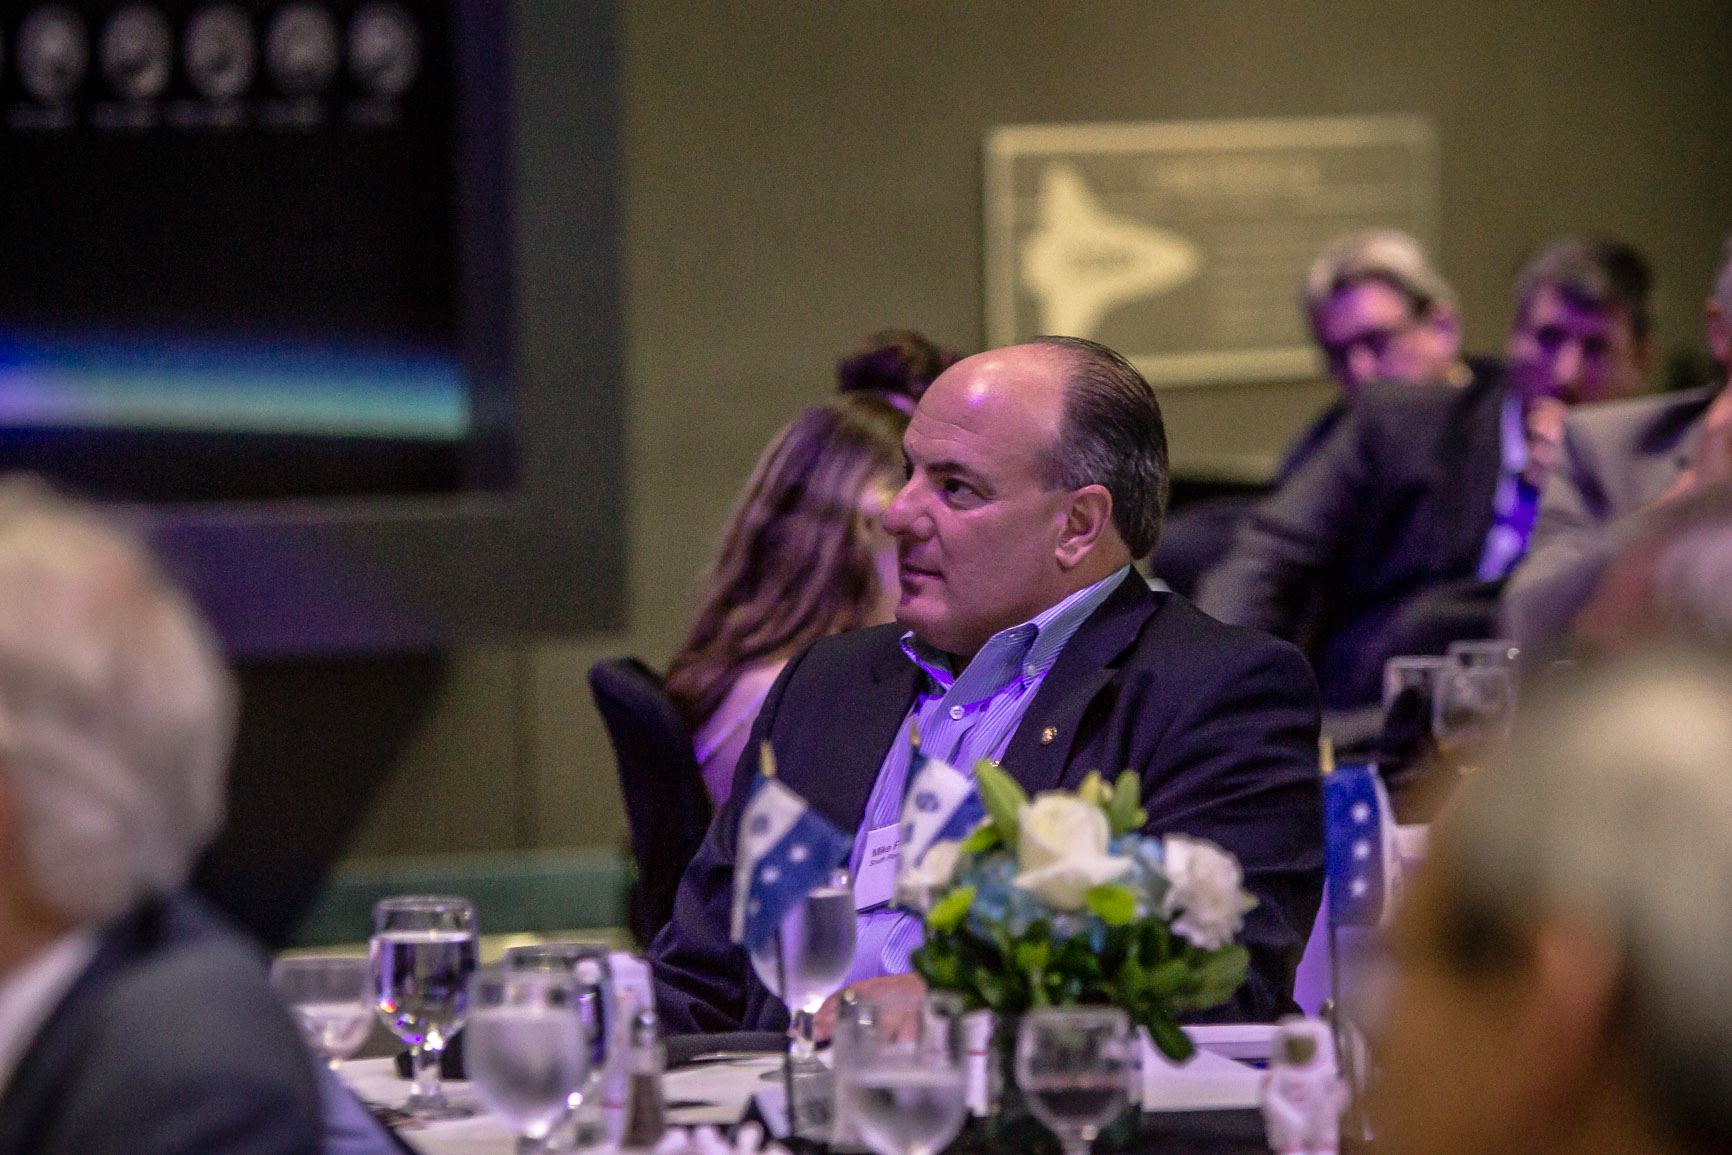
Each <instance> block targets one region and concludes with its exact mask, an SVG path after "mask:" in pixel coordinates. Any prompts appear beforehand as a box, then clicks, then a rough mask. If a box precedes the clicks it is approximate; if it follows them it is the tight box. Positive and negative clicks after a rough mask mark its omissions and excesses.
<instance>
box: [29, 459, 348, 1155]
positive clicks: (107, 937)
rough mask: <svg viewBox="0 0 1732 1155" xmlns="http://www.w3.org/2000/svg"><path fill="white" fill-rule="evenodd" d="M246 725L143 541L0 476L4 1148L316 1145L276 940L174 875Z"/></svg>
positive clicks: (201, 836)
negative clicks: (270, 959)
mask: <svg viewBox="0 0 1732 1155" xmlns="http://www.w3.org/2000/svg"><path fill="white" fill-rule="evenodd" d="M234 722H235V691H234V686H233V683H232V681H231V679H230V677H229V674H228V672H227V670H226V669H225V668H224V666H223V662H222V659H221V658H220V657H219V655H218V653H217V649H216V644H215V641H214V639H213V638H212V637H211V636H210V633H209V631H208V630H207V629H206V628H205V626H204V625H203V623H202V622H201V621H200V620H199V619H198V617H197V615H196V614H195V612H194V611H193V609H192V607H191V606H190V605H189V604H188V603H187V601H186V600H185V599H184V598H183V597H182V596H181V595H180V594H179V593H178V592H177V591H176V590H175V589H174V588H173V586H172V585H171V584H170V583H169V581H168V579H167V578H166V577H165V576H164V574H163V573H162V572H161V571H160V570H159V569H158V568H157V566H156V565H155V563H154V562H153V561H152V560H151V559H150V557H149V555H148V554H147V553H146V551H145V550H144V548H143V547H142V546H141V545H139V544H138V543H137V542H136V541H134V540H133V539H132V537H131V536H130V535H128V534H127V533H125V532H123V531H122V530H120V529H118V528H117V527H115V526H113V525H110V524H108V523H107V522H105V521H104V520H102V519H101V518H99V517H98V516H97V515H96V514H94V513H93V512H90V511H88V510H86V509H83V508H81V507H79V506H76V505H74V504H72V503H70V502H66V501H63V500H60V499H57V498H55V497H53V496H51V495H49V494H48V493H47V491H46V490H44V489H42V488H41V487H40V486H38V485H36V484H34V483H30V482H26V481H22V480H19V479H10V480H6V481H4V482H0V1086H3V1087H4V1090H3V1091H0V1153H4V1155H22V1153H24V1152H30V1153H31V1155H104V1153H108V1152H115V1153H119V1152H129V1153H133V1155H154V1153H161V1155H169V1153H178V1152H185V1153H188V1155H191V1153H194V1152H197V1153H201V1155H212V1153H218V1155H220V1153H225V1152H248V1153H264V1152H284V1153H290V1152H297V1153H298V1152H316V1151H319V1150H321V1145H320V1090H319V1084H318V1083H317V1082H316V1081H315V1075H314V1068H313V1065H312V1061H311V1059H310V1057H309V1055H308V1053H307V1052H306V1050H305V1049H304V1048H303V1046H302V1044H301V1040H300V1037H299V1035H298V1034H297V1033H296V1031H295V1027H294V1025H293V1024H292V1023H291V1022H290V1021H289V1019H288V1017H287V1016H286V1014H285V1013H284V1011H283V1009H282V1008H281V1007H280V1006H279V1005H278V1004H277V1001H276V999H275V997H274V996H273V995H272V993H271V988H270V985H269V982H268V980H267V978H266V972H265V962H264V959H263V957H262V956H261V954H260V953H259V952H258V951H257V949H255V948H254V947H253V946H252V945H251V944H250V943H248V942H247V941H246V940H245V939H244V938H243V937H242V936H241V935H240V933H239V932H237V931H236V930H234V929H233V928H231V927H230V926H229V925H228V924H227V923H225V922H224V921H223V920H222V918H221V917H220V916H219V915H217V914H216V913H215V912H214V911H213V910H212V909H210V908H209V907H206V906H205V905H204V904H203V903H202V902H200V901H199V900H198V899H196V898H194V897H192V896H191V894H189V893H188V892H186V891H185V890H184V889H183V888H184V885H185V883H186V878H187V873H188V871H189V869H190V868H191V865H192V862H193V859H194V857H195V856H196V855H197V854H198V852H199V850H200V849H202V848H203V847H204V845H205V843H206V842H207V841H208V840H209V839H210V838H211V836H212V835H213V834H214V833H215V832H216V830H217V828H218V827H219V826H220V825H221V822H222V813H223V795H224V779H225V766H226V763H227V760H228V756H229V746H230V742H231V740H232V737H233V731H234Z"/></svg>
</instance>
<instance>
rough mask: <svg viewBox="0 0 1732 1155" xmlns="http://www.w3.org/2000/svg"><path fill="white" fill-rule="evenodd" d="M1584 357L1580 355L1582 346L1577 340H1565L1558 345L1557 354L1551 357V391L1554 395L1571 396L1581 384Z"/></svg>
mask: <svg viewBox="0 0 1732 1155" xmlns="http://www.w3.org/2000/svg"><path fill="white" fill-rule="evenodd" d="M1585 363H1586V358H1584V357H1583V356H1582V346H1581V342H1579V341H1565V342H1564V343H1563V344H1562V345H1559V346H1558V351H1557V355H1556V356H1554V357H1553V358H1552V382H1551V384H1552V393H1553V395H1554V396H1558V397H1564V398H1569V397H1573V396H1574V395H1575V394H1576V392H1577V391H1578V390H1579V389H1580V387H1581V384H1582V368H1583V366H1584V364H1585Z"/></svg>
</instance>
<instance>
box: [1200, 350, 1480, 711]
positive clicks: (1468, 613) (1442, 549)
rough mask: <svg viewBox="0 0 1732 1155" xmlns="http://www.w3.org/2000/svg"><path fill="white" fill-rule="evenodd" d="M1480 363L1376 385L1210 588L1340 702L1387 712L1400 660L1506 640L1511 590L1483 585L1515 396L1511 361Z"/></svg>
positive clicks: (1238, 542)
mask: <svg viewBox="0 0 1732 1155" xmlns="http://www.w3.org/2000/svg"><path fill="white" fill-rule="evenodd" d="M1472 366H1473V369H1474V376H1473V380H1472V382H1471V383H1469V384H1468V385H1465V386H1461V387H1456V386H1451V385H1396V384H1380V385H1372V386H1368V387H1367V388H1366V389H1365V391H1364V392H1363V393H1361V394H1360V396H1359V399H1358V400H1357V401H1355V402H1354V403H1353V405H1352V406H1351V407H1350V408H1349V409H1348V410H1347V412H1346V414H1345V415H1344V416H1343V417H1342V419H1341V420H1340V422H1339V423H1338V424H1337V425H1336V427H1335V429H1334V431H1333V432H1332V433H1331V434H1330V435H1329V437H1328V439H1327V440H1325V441H1324V442H1323V444H1322V445H1321V446H1319V447H1318V448H1317V449H1316V450H1315V451H1314V452H1312V454H1311V455H1310V456H1309V457H1308V458H1307V459H1306V460H1305V461H1304V462H1303V464H1301V465H1300V466H1299V468H1298V469H1296V470H1295V471H1294V472H1293V473H1292V475H1291V476H1289V477H1287V478H1285V479H1284V480H1283V481H1282V482H1281V486H1280V488H1279V489H1277V490H1276V491H1275V492H1274V493H1272V494H1270V495H1269V496H1268V497H1266V498H1264V499H1263V500H1262V501H1260V502H1259V503H1257V505H1256V506H1254V507H1253V508H1252V509H1251V511H1250V513H1249V514H1247V515H1246V517H1245V519H1244V520H1243V521H1241V522H1240V523H1239V527H1238V532H1237V536H1236V537H1235V539H1234V542H1233V547H1232V549H1231V550H1230V551H1229V552H1228V554H1227V556H1226V558H1225V559H1223V560H1222V562H1221V563H1220V565H1219V566H1217V567H1216V568H1215V569H1214V570H1213V571H1212V572H1211V573H1209V574H1208V576H1206V577H1205V578H1204V579H1203V582H1202V585H1201V587H1200V589H1199V590H1198V593H1197V604H1198V605H1200V606H1201V607H1202V608H1203V609H1204V610H1206V611H1207V612H1209V613H1211V614H1214V615H1215V616H1216V617H1218V618H1220V619H1221V620H1222V621H1227V622H1233V623H1234V624H1236V625H1242V626H1251V627H1254V628H1256V629H1261V630H1268V631H1269V632H1270V633H1272V634H1274V635H1276V636H1277V637H1282V638H1287V639H1289V640H1292V641H1298V642H1300V643H1301V644H1302V645H1306V646H1307V648H1309V649H1310V650H1311V651H1312V657H1313V659H1314V660H1315V663H1316V668H1317V676H1318V678H1319V680H1320V681H1321V682H1322V684H1323V701H1324V705H1326V706H1329V707H1332V708H1333V707H1350V706H1361V705H1365V704H1368V703H1372V702H1376V701H1377V700H1378V695H1379V693H1380V692H1381V688H1382V675H1383V661H1384V659H1385V658H1388V657H1392V656H1394V655H1395V654H1410V653H1441V652H1442V650H1443V646H1444V645H1445V644H1447V643H1448V642H1449V641H1453V640H1454V639H1455V638H1456V637H1485V636H1487V635H1488V634H1490V632H1491V629H1492V626H1493V623H1494V621H1495V617H1496V606H1497V603H1496V587H1495V584H1486V583H1478V582H1475V580H1474V574H1475V571H1476V570H1477V569H1478V568H1479V559H1480V555H1481V553H1483V552H1484V550H1485V539H1486V535H1487V533H1489V532H1490V530H1491V525H1492V518H1493V516H1494V514H1493V509H1492V499H1493V497H1494V495H1495V493H1496V490H1497V482H1498V475H1499V472H1500V470H1501V469H1502V466H1503V437H1502V417H1503V403H1504V397H1505V393H1506V388H1505V382H1504V376H1503V373H1502V370H1501V368H1500V367H1499V366H1498V365H1497V364H1496V363H1495V362H1487V361H1479V360H1475V361H1474V362H1472ZM1439 594H1447V595H1448V596H1447V597H1443V598H1437V597H1433V595H1439ZM1428 598H1430V599H1431V600H1427V599H1428ZM1428 616H1429V617H1432V618H1435V619H1437V620H1435V621H1431V620H1427V619H1428ZM1308 633H1309V634H1312V635H1314V636H1312V637H1309V638H1308V637H1307V636H1306V635H1307V634H1308Z"/></svg>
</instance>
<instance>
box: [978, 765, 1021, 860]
mask: <svg viewBox="0 0 1732 1155" xmlns="http://www.w3.org/2000/svg"><path fill="white" fill-rule="evenodd" d="M974 780H975V782H976V784H978V785H979V787H980V800H981V802H983V803H985V805H986V812H987V813H988V814H990V815H991V816H992V824H993V825H994V826H996V827H998V833H999V835H1000V837H1002V838H1003V839H1004V841H1005V842H1006V843H1008V844H1009V845H1011V846H1015V845H1016V830H1017V812H1018V810H1020V809H1021V808H1022V806H1023V805H1025V804H1026V803H1027V802H1028V794H1027V792H1026V791H1024V790H1023V788H1022V786H1021V785H1020V784H1018V782H1017V780H1016V779H1014V778H1012V777H1011V776H1010V775H1009V774H1006V773H1005V772H1004V771H1003V770H1001V769H999V768H998V767H997V766H994V765H993V764H992V763H991V762H989V761H987V760H986V759H984V758H982V759H981V760H980V761H979V762H976V763H975V764H974Z"/></svg>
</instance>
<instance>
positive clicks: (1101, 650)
mask: <svg viewBox="0 0 1732 1155" xmlns="http://www.w3.org/2000/svg"><path fill="white" fill-rule="evenodd" d="M1163 596H1165V595H1163ZM1160 604H1161V603H1160V599H1159V598H1158V597H1156V595H1155V594H1153V593H1151V592H1150V591H1149V588H1148V586H1147V585H1146V584H1145V583H1144V582H1143V579H1142V576H1141V575H1139V574H1138V573H1136V572H1135V571H1134V570H1133V571H1132V572H1131V573H1129V574H1126V575H1125V578H1124V580H1123V581H1122V582H1120V583H1119V586H1118V588H1117V589H1115V590H1114V591H1113V592H1112V594H1111V595H1109V596H1108V598H1107V600H1106V601H1105V602H1104V603H1103V604H1102V605H1101V608H1100V609H1098V610H1096V611H1095V612H1094V613H1093V614H1092V615H1090V617H1089V619H1088V620H1087V621H1085V622H1084V623H1083V624H1082V627H1081V628H1080V629H1078V630H1077V632H1076V634H1075V635H1074V636H1073V637H1072V638H1071V640H1070V641H1069V642H1068V643H1067V644H1066V645H1065V648H1064V651H1063V652H1062V653H1060V654H1059V656H1058V661H1057V662H1055V663H1053V667H1052V669H1051V670H1050V671H1048V672H1047V676H1046V680H1045V681H1044V682H1042V683H1041V686H1040V690H1039V691H1038V692H1037V693H1036V694H1035V696H1034V701H1032V702H1030V703H1029V705H1028V711H1027V712H1026V713H1025V714H1023V716H1022V723H1021V725H1019V726H1018V727H1017V728H1016V733H1015V734H1014V735H1012V736H1011V739H1010V745H1009V746H1007V747H1005V751H1004V759H1003V761H1004V766H1005V768H1006V769H1007V770H1008V771H1009V772H1010V774H1011V776H1012V777H1014V778H1015V779H1016V780H1017V781H1018V782H1020V783H1021V784H1022V788H1023V789H1024V790H1027V791H1028V792H1029V793H1030V794H1031V795H1032V794H1034V793H1036V792H1037V791H1041V790H1052V789H1055V788H1056V787H1057V786H1058V785H1059V783H1060V781H1062V780H1063V778H1064V771H1065V767H1066V765H1067V764H1068V763H1069V760H1070V752H1071V749H1072V747H1073V745H1074V743H1075V742H1076V739H1077V731H1078V728H1079V726H1080V725H1081V723H1082V718H1083V713H1084V711H1086V710H1087V709H1088V707H1089V703H1090V702H1092V701H1094V700H1095V697H1096V695H1098V694H1099V693H1100V692H1101V690H1103V689H1104V688H1105V687H1106V685H1107V684H1108V683H1109V682H1111V681H1112V679H1113V677H1114V675H1115V674H1116V673H1117V672H1118V666H1117V663H1118V659H1119V657H1120V655H1122V654H1123V653H1124V652H1125V651H1126V650H1127V649H1129V648H1130V647H1131V646H1132V645H1133V644H1134V643H1135V642H1136V640H1137V635H1138V634H1140V633H1141V632H1142V628H1143V623H1144V622H1146V621H1148V620H1149V616H1150V615H1151V614H1153V613H1154V612H1155V610H1157V609H1158V608H1160Z"/></svg>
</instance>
